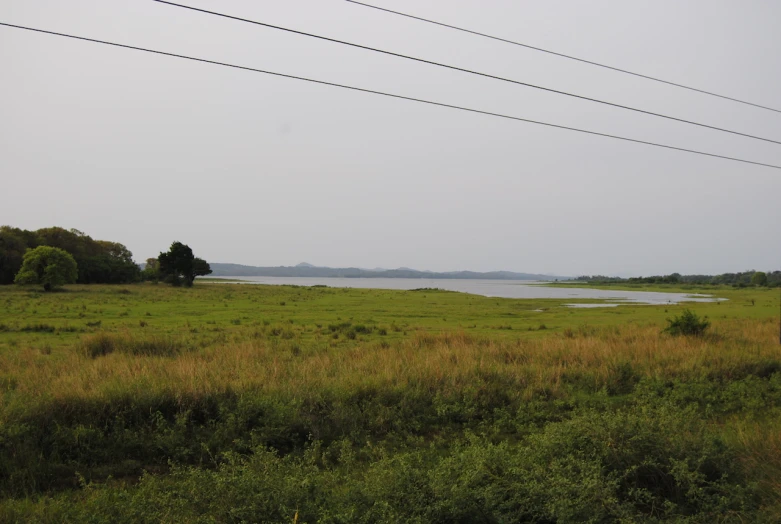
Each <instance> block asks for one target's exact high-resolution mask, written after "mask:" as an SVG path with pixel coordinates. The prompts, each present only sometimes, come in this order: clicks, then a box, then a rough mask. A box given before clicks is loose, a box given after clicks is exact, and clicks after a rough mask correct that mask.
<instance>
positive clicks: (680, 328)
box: [663, 309, 710, 337]
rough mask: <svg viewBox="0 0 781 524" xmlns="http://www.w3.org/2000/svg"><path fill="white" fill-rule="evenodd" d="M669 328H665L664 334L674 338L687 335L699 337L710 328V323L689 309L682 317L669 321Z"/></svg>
mask: <svg viewBox="0 0 781 524" xmlns="http://www.w3.org/2000/svg"><path fill="white" fill-rule="evenodd" d="M667 323H668V324H669V326H667V327H666V328H664V330H663V332H664V333H668V334H670V335H673V336H678V335H685V336H695V337H699V336H701V335H703V334H704V333H705V330H706V329H708V326H710V322H709V321H708V320H707V317H705V318H702V319H701V318H700V317H698V316H697V314H696V313H694V312H693V311H691V310H689V309H685V310H684V311H683V313H681V315H680V316H676V317H673V318H672V320H670V319H669V318H668V319H667Z"/></svg>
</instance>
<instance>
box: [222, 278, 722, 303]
mask: <svg viewBox="0 0 781 524" xmlns="http://www.w3.org/2000/svg"><path fill="white" fill-rule="evenodd" d="M214 278H225V279H237V280H241V281H242V282H241V283H243V284H265V285H273V286H284V285H295V286H316V285H324V286H328V287H353V288H365V289H368V288H373V289H420V288H439V289H446V290H448V291H458V292H461V293H471V294H473V295H482V296H485V297H501V298H556V299H564V300H567V299H591V300H603V301H605V302H604V304H568V305H569V306H571V307H584V306H586V307H595V306H600V305H603V306H606V307H611V306H616V305H619V304H621V303H624V304H626V303H634V304H655V305H662V304H677V303H679V302H717V301H721V300H725V299H722V298H716V297H713V296H711V295H701V294H686V293H662V292H657V291H618V290H605V289H591V288H564V287H554V286H547V285H545V284H546V283H545V282H532V281H528V280H467V279H463V280H462V279H440V278H437V279H433V278H431V279H427V278H316V277H214Z"/></svg>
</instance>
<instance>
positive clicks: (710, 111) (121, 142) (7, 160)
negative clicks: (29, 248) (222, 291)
mask: <svg viewBox="0 0 781 524" xmlns="http://www.w3.org/2000/svg"><path fill="white" fill-rule="evenodd" d="M367 1H368V0H367ZM372 1H373V3H375V4H376V5H381V6H385V7H389V8H393V9H397V10H400V11H405V12H410V13H414V14H417V15H419V16H423V17H429V18H435V19H438V20H441V21H443V22H447V23H451V24H454V25H460V26H465V27H468V28H472V29H475V30H478V31H482V32H486V33H490V34H494V35H496V36H500V37H505V38H509V39H515V40H519V41H522V42H525V43H528V44H531V45H537V46H540V47H546V48H550V49H553V50H556V51H559V52H563V53H568V54H573V55H576V56H580V57H584V58H587V59H591V60H596V61H601V62H604V63H607V64H610V65H614V66H617V67H623V68H627V69H630V70H634V71H638V72H641V73H645V74H649V75H655V76H660V77H662V78H665V79H669V80H672V81H676V82H680V83H683V84H687V85H691V86H694V87H700V88H704V89H709V90H713V91H716V92H718V93H722V94H725V95H729V96H734V97H737V98H743V99H746V100H749V101H753V102H757V103H760V104H765V105H769V106H773V107H778V108H781V89H779V88H780V87H781V59H779V56H778V51H779V49H781V36H779V32H778V21H779V20H781V3H779V2H777V1H772V0H764V1H761V0H746V1H742V2H735V1H726V0H689V1H687V2H681V1H679V0H648V1H637V0H633V1H626V0H592V1H589V2H579V1H575V0H570V1H556V0H535V1H525V2H517V1H509V0H508V1H503V0H502V1H500V0H494V1H490V2H487V1H477V0H463V1H462V0H459V1H444V0H436V1H434V0H425V1H423V0H418V1H411V0H404V1H402V0H395V1H391V0H372ZM182 3H187V4H189V5H192V6H197V7H202V8H205V9H211V10H216V11H221V12H225V13H229V14H233V15H236V16H241V17H245V18H250V19H254V20H259V21H264V22H268V23H273V24H279V25H283V26H287V27H291V28H294V29H300V30H303V31H310V32H314V33H317V34H322V35H325V36H330V37H334V38H338V39H343V40H348V41H352V42H356V43H360V44H365V45H369V46H374V47H379V48H383V49H388V50H391V51H395V52H399V53H405V54H411V55H414V56H419V57H422V58H427V59H430V60H435V61H440V62H445V63H448V64H453V65H457V66H460V67H465V68H471V69H476V70H478V71H482V72H486V73H491V74H496V75H500V76H506V77H509V78H513V79H516V80H520V81H525V82H530V83H537V84H541V85H544V86H549V87H552V88H556V89H560V90H565V91H572V92H576V93H580V94H584V95H586V96H591V97H595V98H601V99H605V100H610V101H614V102H617V103H622V104H625V105H631V106H635V107H639V108H643V109H648V110H652V111H658V112H661V113H665V114H670V115H674V116H678V117H681V118H686V119H690V120H696V121H699V122H703V123H707V124H711V125H716V126H720V127H726V128H730V129H735V130H738V131H742V132H747V133H751V134H756V135H760V136H766V137H769V138H774V139H777V140H781V114H779V113H772V112H769V111H764V110H760V109H756V108H751V107H748V106H743V105H739V104H735V103H732V102H728V101H722V100H717V99H714V98H711V97H706V96H703V95H698V94H695V93H691V92H687V91H683V90H680V89H677V88H673V87H669V86H664V85H661V84H657V83H653V82H649V81H645V80H641V79H637V78H632V77H629V76H626V75H621V74H618V73H614V72H610V71H607V70H602V69H599V68H594V67H592V66H586V65H582V64H577V63H574V62H572V61H568V60H564V59H560V58H556V57H552V56H548V55H544V54H540V53H536V52H533V51H529V50H525V49H522V48H518V47H515V46H510V45H507V44H502V43H499V42H491V41H488V40H484V39H480V38H478V37H474V36H470V35H466V34H461V33H457V32H454V31H452V30H448V29H444V28H437V27H434V26H432V25H429V24H424V23H421V22H417V21H413V20H407V19H403V18H399V17H395V16H392V15H388V14H383V13H380V12H378V11H375V10H372V9H368V8H365V7H360V6H355V5H352V4H350V3H347V2H344V1H342V0H286V1H283V0H268V1H266V0H255V1H250V0H222V1H219V2H217V1H216V0H212V1H208V0H189V1H185V0H182ZM0 22H6V23H12V24H19V25H28V26H33V27H37V28H41V29H46V30H52V31H59V32H66V33H72V34H77V35H80V36H86V37H91V38H97V39H105V40H111V41H115V42H119V43H125V44H130V45H137V46H142V47H151V48H155V49H160V50H164V51H169V52H174V53H181V54H188V55H193V56H198V57H202V58H207V59H212V60H219V61H226V62H231V63H235V64H240V65H246V66H250V67H256V68H261V69H269V70H272V71H278V72H282V73H288V74H294V75H301V76H307V77H312V78H317V79H322V80H327V81H333V82H339V83H345V84H350V85H355V86H360V87H366V88H370V89H377V90H382V91H389V92H393V93H398V94H402V95H407V96H415V97H421V98H428V99H432V100H437V101H442V102H445V103H451V104H459V105H465V106H469V107H473V108H477V109H483V110H487V111H495V112H501V113H507V114H511V115H515V116H520V117H525V118H532V119H538V120H544V121H549V122H552V123H558V124H563V125H571V126H575V127H583V128H587V129H591V130H595V131H600V132H606V133H612V134H621V135H626V136H629V137H632V138H638V139H643V140H651V141H659V142H664V143H667V144H671V145H676V146H681V147H688V148H694V149H701V150H705V151H709V152H714V153H718V154H724V155H730V156H737V157H743V158H749V159H754V160H757V161H761V162H767V163H775V164H779V163H781V146H780V145H775V144H769V143H763V142H759V141H755V140H751V139H748V138H742V137H737V136H730V135H727V134H724V133H719V132H716V131H710V130H705V129H699V128H696V127H693V126H688V125H685V124H680V123H674V122H669V121H664V120H661V119H658V118H654V117H650V116H643V115H638V114H632V113H630V112H627V111H623V110H619V109H615V108H609V107H605V106H600V105H597V104H593V103H588V102H584V101H577V100H574V99H569V98H566V97H561V96H557V95H553V94H550V93H543V92H540V91H537V90H533V89H528V88H524V87H520V86H514V85H510V84H506V83H501V82H497V81H494V80H489V79H484V78H478V77H474V76H472V75H467V74H464V73H459V72H456V71H445V70H442V69H439V68H435V67H432V66H427V65H423V64H416V63H411V62H409V61H406V60H402V59H399V58H393V57H388V56H382V55H379V54H377V53H371V52H367V51H362V50H358V49H350V48H347V47H344V46H341V45H338V44H330V43H326V42H321V41H316V40H313V39H309V38H306V37H302V36H297V35H291V34H286V33H282V32H279V31H275V30H272V29H266V28H261V27H257V26H252V25H249V24H244V23H241V22H236V21H230V20H225V19H219V18H216V17H212V16H208V15H204V14H200V13H194V12H189V11H185V10H182V9H178V8H175V7H170V6H166V5H162V4H159V3H156V2H154V1H152V0H110V1H107V0H71V1H68V2H63V1H61V0H0ZM0 177H2V178H1V179H0V224H9V225H14V226H17V227H22V228H25V229H37V228H40V227H48V226H53V225H58V226H62V227H66V228H71V227H73V228H77V229H80V230H82V231H84V232H86V233H88V234H89V235H91V236H92V237H93V238H97V239H106V240H113V241H117V242H122V243H123V244H125V245H126V246H127V247H128V248H129V249H130V250H131V251H133V253H134V255H135V257H136V259H137V260H138V261H143V260H144V259H145V258H147V257H150V256H156V255H157V254H158V253H159V252H160V251H164V250H166V249H167V247H168V246H169V245H170V243H171V242H172V241H174V240H179V241H182V242H185V243H187V244H189V245H190V246H191V247H192V248H193V250H194V251H195V253H196V255H197V256H200V257H203V258H205V259H206V260H208V261H211V262H235V263H242V264H251V265H267V266H273V265H294V264H296V263H298V262H302V261H307V262H310V263H313V264H317V265H328V266H333V267H344V266H359V267H378V266H381V267H391V268H392V267H398V266H408V267H414V268H419V269H430V270H439V271H446V270H458V269H471V270H477V271H487V270H497V269H506V270H514V271H525V272H534V273H550V274H559V275H579V274H592V273H601V274H620V275H641V274H645V275H647V274H659V273H670V272H673V271H678V272H681V273H722V272H727V271H740V270H745V269H751V268H756V269H766V270H769V269H777V268H779V267H780V265H779V261H780V260H781V252H780V250H779V241H778V231H779V227H778V225H779V224H780V223H781V206H780V205H779V204H778V203H779V198H781V197H780V196H779V195H781V171H778V170H773V169H768V168H762V167H755V166H749V165H745V164H738V163H734V162H729V161H725V160H718V159H713V158H705V157H699V156H694V155H689V154H685V153H680V152H675V151H665V150H661V149H658V148H652V147H648V146H643V145H635V144H627V143H621V142H617V141H614V140H609V139H605V138H600V137H594V136H585V135H581V134H577V133H571V132H567V131H561V130H555V129H547V128H543V127H541V126H535V125H531V124H524V123H520V122H511V121H504V120H501V119H496V118H492V117H488V116H481V115H473V114H466V113H462V112H457V111H452V110H448V109H444V108H438V107H428V106H423V105H420V104H414V103H411V102H405V101H400V100H392V99H387V98H381V97H376V96H373V95H368V94H361V93H353V92H348V91H345V90H340V89H336V88H330V87H324V86H317V85H310V84H306V83H302V82H298V81H294V80H287V79H280V78H274V77H269V76H266V75H260V74H254V73H248V72H243V71H237V70H230V69H227V68H222V67H217V66H210V65H206V64H198V63H190V62H187V61H183V60H178V59H173V58H168V57H162V56H153V55H150V54H147V53H140V52H136V51H129V50H122V49H115V48H107V47H104V46H99V45H96V44H90V43H86V42H78V41H73V40H66V39H62V38H58V37H54V36H48V35H41V34H34V33H30V32H25V31H21V30H18V29H11V28H6V27H0Z"/></svg>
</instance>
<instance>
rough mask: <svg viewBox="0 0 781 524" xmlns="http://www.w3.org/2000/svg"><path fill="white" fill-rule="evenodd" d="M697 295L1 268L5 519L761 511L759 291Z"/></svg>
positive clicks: (0, 475)
mask: <svg viewBox="0 0 781 524" xmlns="http://www.w3.org/2000/svg"><path fill="white" fill-rule="evenodd" d="M687 291H689V292H696V290H687ZM717 294H718V295H719V296H723V297H725V298H728V299H729V301H728V302H724V303H721V304H720V305H716V304H688V305H686V307H690V308H691V309H693V310H694V311H695V312H696V313H698V314H700V315H707V316H708V317H709V319H710V320H711V322H712V327H711V328H710V330H709V332H708V333H707V334H706V336H704V337H695V338H686V337H671V336H669V335H665V334H663V333H661V329H662V328H663V327H664V326H665V325H666V322H665V318H667V317H670V316H672V315H677V314H679V313H680V312H681V311H682V310H683V308H684V306H668V307H661V306H632V305H628V306H621V307H619V308H611V309H607V308H606V309H568V308H563V307H561V304H562V303H563V302H568V303H569V302H573V301H571V300H567V301H557V300H509V299H495V298H485V297H476V296H471V295H464V294H459V293H451V292H442V291H435V290H419V291H386V290H361V289H331V288H324V287H309V288H304V287H292V286H279V287H276V286H274V287H272V286H247V285H234V284H221V285H215V284H203V285H199V286H196V287H195V288H193V289H189V290H187V289H173V288H168V287H163V286H153V285H138V286H127V287H111V286H82V287H79V286H74V287H69V288H68V289H67V290H66V291H65V292H62V293H54V294H43V293H38V292H37V291H33V290H25V289H19V288H10V287H8V288H0V391H2V397H1V398H2V404H1V405H0V494H2V497H3V498H2V501H1V502H0V520H4V521H31V520H32V521H35V520H38V521H51V522H58V521H63V520H66V521H74V522H76V521H83V520H88V517H89V519H91V520H92V521H101V519H102V520H105V521H126V522H134V521H161V520H162V521H198V520H199V519H202V518H203V519H204V520H209V519H210V518H211V519H214V520H217V521H220V522H240V521H272V522H277V521H278V522H290V521H292V520H293V519H294V516H295V515H296V513H297V514H298V522H315V521H322V522H356V521H366V522H398V521H418V522H432V521H434V522H459V521H461V522H475V521H481V522H511V521H537V522H581V521H586V520H593V521H597V522H600V521H605V522H607V521H621V520H623V521H626V522H634V521H638V520H646V521H653V520H657V521H663V520H678V521H681V520H687V519H688V520H689V521H692V522H704V521H710V520H714V519H716V520H717V521H725V522H731V521H735V522H741V521H743V522H745V521H763V520H764V521H767V522H773V521H777V519H778V518H779V517H780V516H781V506H780V501H779V496H780V495H781V486H780V485H779V482H778V480H777V479H778V478H781V454H780V453H779V450H780V449H779V448H780V446H781V425H780V424H779V422H781V418H779V413H781V412H780V411H779V408H781V373H780V372H781V358H779V357H781V351H780V350H779V345H778V323H777V322H778V319H777V317H775V316H774V315H775V313H776V312H777V311H778V305H779V303H778V295H777V294H776V293H772V292H765V291H763V290H760V289H741V290H733V289H724V290H718V291H717Z"/></svg>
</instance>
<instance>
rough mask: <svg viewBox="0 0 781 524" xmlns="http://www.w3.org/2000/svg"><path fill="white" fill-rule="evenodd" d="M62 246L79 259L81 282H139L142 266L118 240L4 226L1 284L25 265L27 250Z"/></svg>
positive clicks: (52, 229) (12, 278)
mask: <svg viewBox="0 0 781 524" xmlns="http://www.w3.org/2000/svg"><path fill="white" fill-rule="evenodd" d="M41 246H46V247H52V248H58V249H61V250H62V251H65V252H66V253H68V254H70V256H71V257H73V259H74V261H75V262H76V266H77V276H76V282H77V283H79V284H92V283H100V284H124V283H128V282H136V281H138V280H139V278H140V276H141V270H140V268H139V267H138V265H136V263H135V262H133V253H131V252H130V250H128V249H127V248H126V247H125V246H124V245H122V244H120V243H118V242H109V241H106V240H94V239H93V238H92V237H90V236H89V235H86V234H85V233H82V232H81V231H79V230H77V229H64V228H61V227H48V228H43V229H39V230H37V231H27V230H23V229H19V228H14V227H10V226H2V227H0V284H11V283H13V282H14V281H15V278H16V275H17V274H18V273H19V271H20V270H21V269H22V264H23V260H24V257H25V253H26V252H27V251H28V250H35V249H36V248H38V247H41Z"/></svg>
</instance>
